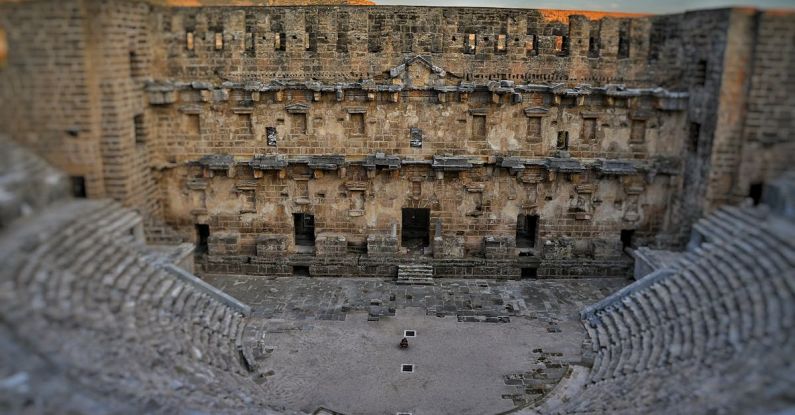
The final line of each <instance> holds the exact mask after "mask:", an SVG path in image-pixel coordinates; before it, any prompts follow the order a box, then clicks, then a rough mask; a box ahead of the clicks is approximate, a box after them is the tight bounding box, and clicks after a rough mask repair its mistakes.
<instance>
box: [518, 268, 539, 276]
mask: <svg viewBox="0 0 795 415" xmlns="http://www.w3.org/2000/svg"><path fill="white" fill-rule="evenodd" d="M522 278H538V268H522Z"/></svg>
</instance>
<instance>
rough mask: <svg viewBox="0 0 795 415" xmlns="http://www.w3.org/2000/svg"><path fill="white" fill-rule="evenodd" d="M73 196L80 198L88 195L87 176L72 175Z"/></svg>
mask: <svg viewBox="0 0 795 415" xmlns="http://www.w3.org/2000/svg"><path fill="white" fill-rule="evenodd" d="M70 179H71V181H72V196H74V197H76V198H80V199H85V198H86V197H88V195H87V194H86V178H85V177H84V176H72V177H70Z"/></svg>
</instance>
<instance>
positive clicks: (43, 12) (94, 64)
mask: <svg viewBox="0 0 795 415" xmlns="http://www.w3.org/2000/svg"><path fill="white" fill-rule="evenodd" d="M149 11H150V6H148V5H147V4H145V3H141V2H133V1H130V2H123V1H120V2H101V1H65V2H25V3H22V4H9V3H4V4H2V5H0V26H2V27H3V28H5V29H6V32H7V42H8V48H9V53H8V57H7V62H6V64H5V67H4V68H2V70H0V85H2V86H3V87H2V88H0V100H2V101H3V102H4V103H5V104H4V105H3V110H2V111H0V129H1V130H2V131H3V132H5V133H7V134H9V136H11V137H13V138H14V139H15V140H17V141H18V142H21V143H23V144H24V145H25V146H27V147H29V148H32V149H34V150H35V151H36V152H37V153H38V154H41V155H42V156H44V157H45V158H46V159H47V160H48V161H50V162H51V163H53V164H54V165H55V166H57V167H58V168H60V169H62V170H64V171H65V172H66V173H68V174H69V175H71V176H81V177H84V178H85V185H86V194H87V195H88V196H89V197H105V196H108V197H112V198H114V199H116V200H119V201H122V202H124V203H125V204H126V205H128V206H132V207H136V208H138V209H141V210H142V211H145V212H147V213H152V214H157V213H158V209H159V201H158V197H157V188H156V185H155V181H154V179H153V177H152V175H151V174H150V171H151V167H152V166H151V163H150V161H149V154H148V151H149V150H150V149H149V148H148V146H147V143H146V142H147V140H148V139H149V138H148V136H147V134H146V127H145V120H144V119H143V118H139V127H138V128H137V133H136V126H135V121H134V120H135V116H136V115H141V114H143V108H144V101H143V100H142V97H143V95H142V90H141V87H142V85H143V84H142V82H143V80H144V79H146V78H147V77H149V76H151V74H150V70H149V57H148V56H149V53H150V50H151V49H150V45H149V26H148V16H149Z"/></svg>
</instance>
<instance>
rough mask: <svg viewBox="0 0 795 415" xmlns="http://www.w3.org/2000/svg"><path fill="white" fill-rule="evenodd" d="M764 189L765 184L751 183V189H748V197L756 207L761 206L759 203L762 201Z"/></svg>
mask: <svg viewBox="0 0 795 415" xmlns="http://www.w3.org/2000/svg"><path fill="white" fill-rule="evenodd" d="M764 188H765V184H764V183H751V187H750V188H749V189H748V197H750V198H751V200H753V202H754V206H757V205H759V203H760V202H761V201H762V191H763V190H764Z"/></svg>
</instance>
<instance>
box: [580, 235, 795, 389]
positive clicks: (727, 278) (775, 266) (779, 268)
mask: <svg viewBox="0 0 795 415" xmlns="http://www.w3.org/2000/svg"><path fill="white" fill-rule="evenodd" d="M744 230H745V231H746V233H745V235H744V238H742V239H738V238H733V239H732V243H719V244H718V245H719V246H716V245H710V244H705V245H702V246H701V247H698V248H696V249H697V250H698V252H697V253H698V254H699V256H700V257H699V260H697V261H692V262H691V261H689V260H688V261H687V263H684V264H683V265H684V267H683V269H682V270H680V272H678V273H676V274H675V275H674V276H672V277H670V278H665V279H663V280H661V281H660V282H659V283H657V284H654V285H652V286H651V287H649V288H648V289H646V290H643V291H641V292H637V293H633V294H630V295H628V296H626V297H624V298H622V299H621V301H620V303H617V304H614V305H612V306H611V307H609V308H606V309H604V310H601V311H598V312H597V313H596V314H597V316H598V317H599V318H598V320H597V321H599V322H600V324H596V325H595V326H589V327H588V329H589V332H590V334H591V337H592V338H593V339H594V340H593V342H592V343H593V347H594V351H595V353H596V355H595V360H594V368H593V370H592V374H591V379H592V380H598V379H605V378H607V377H612V376H617V375H618V376H620V375H622V374H624V373H627V372H632V371H641V370H645V369H647V368H649V367H655V366H659V365H664V364H667V363H668V362H670V361H671V360H672V359H675V358H678V357H686V356H692V355H696V356H705V355H706V354H707V351H708V350H711V349H713V348H715V347H719V346H722V345H726V344H730V345H733V346H734V347H741V346H742V343H743V342H744V341H747V339H749V338H763V337H764V338H775V337H776V336H778V337H780V336H781V335H782V333H786V331H787V330H790V329H791V327H792V326H793V315H795V311H793V298H795V294H793V290H792V286H791V283H792V278H791V277H789V278H788V276H789V275H791V273H792V269H793V267H792V264H791V263H790V262H789V261H788V260H787V257H788V255H790V254H791V252H792V247H791V246H790V245H786V244H781V243H780V242H781V241H778V240H776V238H775V237H773V236H771V235H770V233H768V232H765V231H764V230H760V229H758V227H757V228H751V229H744Z"/></svg>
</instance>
